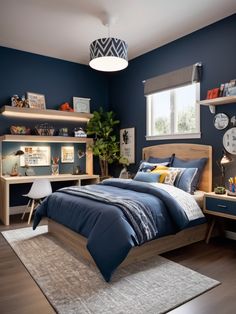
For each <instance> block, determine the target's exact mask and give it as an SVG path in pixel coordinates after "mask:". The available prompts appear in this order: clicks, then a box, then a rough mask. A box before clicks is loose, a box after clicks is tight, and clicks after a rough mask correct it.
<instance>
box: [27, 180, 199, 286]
mask: <svg viewBox="0 0 236 314" xmlns="http://www.w3.org/2000/svg"><path fill="white" fill-rule="evenodd" d="M90 189H92V190H94V191H96V192H99V191H105V192H107V193H109V194H113V195H114V196H122V197H126V198H131V199H136V200H138V201H140V202H142V203H143V204H144V206H147V207H148V208H150V210H151V212H152V215H153V219H154V221H155V223H156V226H157V237H162V236H165V235H168V234H173V233H176V232H178V231H179V230H182V229H184V228H186V227H188V226H190V224H191V225H193V224H196V223H201V222H203V221H204V219H202V218H200V219H196V220H195V221H191V222H189V219H188V217H187V215H186V213H185V212H184V210H183V209H182V208H181V206H180V205H179V204H178V203H177V202H176V200H175V198H173V197H171V196H170V195H169V193H167V192H166V191H163V190H161V189H158V188H156V187H155V186H153V185H149V184H147V183H143V182H137V181H133V180H121V179H108V180H105V181H103V183H102V184H96V185H92V186H90ZM42 217H48V218H50V219H52V220H54V221H56V222H58V223H61V224H63V225H64V226H67V227H69V228H70V229H72V230H74V231H75V232H78V233H80V234H81V235H83V236H84V237H86V238H87V239H88V243H87V248H88V250H89V252H90V254H91V256H92V257H93V259H94V261H95V263H96V264H97V266H98V268H99V270H100V271H101V273H102V275H103V277H104V279H105V280H106V281H109V280H110V278H111V275H112V273H113V271H114V270H115V269H116V268H117V267H118V266H119V265H120V264H121V263H122V261H123V260H124V259H125V257H126V256H127V255H128V253H129V251H130V249H131V248H132V247H134V246H136V245H138V239H137V236H136V234H135V232H134V230H133V228H132V227H131V225H130V223H129V222H128V221H127V218H126V217H125V215H124V214H123V212H122V211H121V209H120V208H119V207H117V206H114V205H109V204H106V203H102V202H100V201H98V200H92V199H87V198H86V197H82V196H77V195H69V194H66V193H64V192H63V189H61V190H58V191H56V192H55V193H53V194H52V195H50V196H49V197H48V198H46V199H45V200H44V201H43V203H42V204H41V205H40V206H39V207H38V208H37V210H36V213H35V217H34V224H33V229H35V228H36V227H37V225H38V224H39V222H40V220H41V218H42Z"/></svg>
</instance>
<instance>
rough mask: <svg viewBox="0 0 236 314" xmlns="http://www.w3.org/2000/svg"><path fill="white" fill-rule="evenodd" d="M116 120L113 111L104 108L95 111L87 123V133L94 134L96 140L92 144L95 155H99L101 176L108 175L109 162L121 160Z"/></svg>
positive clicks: (117, 122) (117, 121)
mask: <svg viewBox="0 0 236 314" xmlns="http://www.w3.org/2000/svg"><path fill="white" fill-rule="evenodd" d="M119 122H120V121H119V120H115V113H114V112H113V111H109V112H105V111H104V110H103V108H100V109H99V110H98V111H94V112H93V117H92V118H91V119H90V120H89V122H88V124H87V128H86V131H87V134H88V135H94V142H93V145H92V146H91V149H92V150H93V154H94V156H98V157H99V164H100V169H101V176H102V177H108V176H109V174H108V164H111V163H113V162H114V161H116V160H119V158H120V155H119V152H120V147H119V141H117V136H116V133H115V127H116V125H117V124H119Z"/></svg>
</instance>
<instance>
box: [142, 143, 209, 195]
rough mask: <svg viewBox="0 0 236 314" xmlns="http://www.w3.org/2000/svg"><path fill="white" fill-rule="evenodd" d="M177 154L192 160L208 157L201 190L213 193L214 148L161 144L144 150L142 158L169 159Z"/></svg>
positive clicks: (181, 157) (197, 145)
mask: <svg viewBox="0 0 236 314" xmlns="http://www.w3.org/2000/svg"><path fill="white" fill-rule="evenodd" d="M173 153H175V156H176V157H178V158H180V159H185V160H190V159H198V158H203V157H206V158H208V161H207V163H206V165H205V168H204V170H203V173H202V177H201V180H200V185H199V190H201V191H205V192H211V191H212V147H211V146H209V145H199V144H183V143H175V144H161V145H155V146H149V147H144V148H143V156H142V158H143V159H145V160H147V159H148V158H149V157H160V158H163V157H168V156H171V155H172V154H173Z"/></svg>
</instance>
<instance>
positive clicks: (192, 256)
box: [0, 217, 236, 314]
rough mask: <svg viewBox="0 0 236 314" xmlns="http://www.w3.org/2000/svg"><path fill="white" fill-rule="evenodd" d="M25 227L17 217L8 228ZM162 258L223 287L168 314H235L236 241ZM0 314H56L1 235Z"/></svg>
mask: <svg viewBox="0 0 236 314" xmlns="http://www.w3.org/2000/svg"><path fill="white" fill-rule="evenodd" d="M25 226H27V225H26V224H22V222H21V221H20V219H19V217H16V218H15V219H14V220H13V221H12V223H11V227H10V228H12V229H15V228H19V227H20V228H21V227H25ZM6 229H9V227H5V226H3V225H0V231H2V230H6ZM163 256H165V257H166V258H169V259H171V260H173V261H175V262H177V263H180V264H182V265H184V266H187V267H189V268H191V269H193V270H196V271H198V272H200V273H202V274H204V275H206V276H209V277H211V278H214V279H217V280H219V281H220V282H221V283H222V284H221V285H220V286H218V287H216V288H214V289H212V290H210V291H208V292H206V293H205V294H203V295H201V296H199V297H197V298H195V299H193V300H191V301H190V302H188V303H185V304H183V305H182V306H180V307H178V308H177V309H175V310H173V311H171V312H170V313H171V314H180V313H181V314H190V313H191V314H212V313H214V314H233V313H236V241H231V240H227V239H220V238H218V239H213V240H211V241H210V243H209V244H208V245H207V244H205V243H203V242H200V243H196V244H193V245H190V246H188V247H185V248H181V249H178V250H175V251H172V252H169V253H166V254H164V255H163ZM0 313H1V314H8V313H9V314H10V313H15V314H16V313H17V314H28V313H29V314H31V313H32V314H38V313H39V314H41V313H43V314H50V313H55V312H54V310H53V308H52V307H51V306H50V304H49V303H48V301H47V299H46V298H45V297H44V295H43V294H42V292H41V290H40V289H39V287H38V286H37V284H36V283H35V282H34V280H33V279H32V278H31V276H30V275H29V273H28V272H27V270H26V269H25V267H24V266H23V265H22V263H21V262H20V260H19V259H18V258H17V256H16V255H15V253H14V252H13V251H12V249H11V248H10V246H9V245H8V244H7V243H6V241H5V239H4V238H3V237H2V235H0ZM95 314H96V313H95ZM154 314H155V313H154Z"/></svg>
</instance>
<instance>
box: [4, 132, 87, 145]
mask: <svg viewBox="0 0 236 314" xmlns="http://www.w3.org/2000/svg"><path fill="white" fill-rule="evenodd" d="M0 141H3V142H47V143H86V144H90V143H92V142H93V139H92V138H87V137H69V136H68V137H67V136H39V135H12V134H6V135H3V136H1V137H0Z"/></svg>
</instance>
